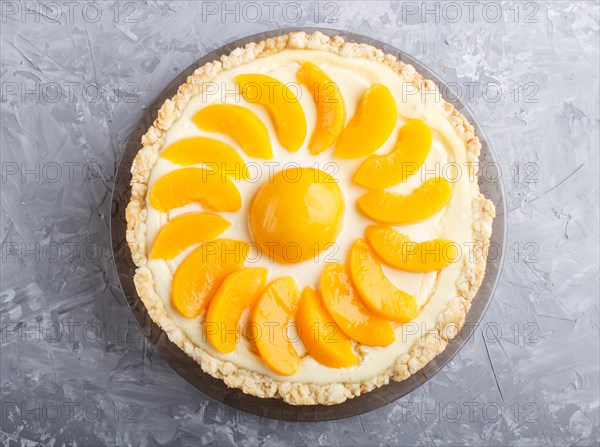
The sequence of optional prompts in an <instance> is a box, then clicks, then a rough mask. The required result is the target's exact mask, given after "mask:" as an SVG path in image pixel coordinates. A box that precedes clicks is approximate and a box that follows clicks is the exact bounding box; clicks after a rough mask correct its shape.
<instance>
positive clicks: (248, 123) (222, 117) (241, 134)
mask: <svg viewBox="0 0 600 447" xmlns="http://www.w3.org/2000/svg"><path fill="white" fill-rule="evenodd" d="M192 120H193V121H194V124H196V126H198V127H199V128H200V129H202V130H205V131H207V132H221V133H224V134H227V135H229V136H231V137H232V138H233V139H234V140H235V141H236V142H237V143H238V144H239V145H240V146H241V147H242V149H243V150H244V152H246V154H248V155H249V156H250V157H255V158H263V159H265V160H267V159H269V158H272V157H273V151H272V150H271V141H270V140H269V132H268V131H267V128H266V127H265V125H264V124H263V122H262V121H261V120H260V119H259V118H258V116H256V114H255V113H254V112H252V110H250V109H247V108H245V107H242V106H238V105H235V104H213V105H210V106H207V107H204V108H203V109H201V110H200V111H199V112H198V113H196V114H195V115H194V118H193V119H192Z"/></svg>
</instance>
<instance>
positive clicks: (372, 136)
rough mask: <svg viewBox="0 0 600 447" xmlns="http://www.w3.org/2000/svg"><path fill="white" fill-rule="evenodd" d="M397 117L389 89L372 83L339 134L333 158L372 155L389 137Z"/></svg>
mask: <svg viewBox="0 0 600 447" xmlns="http://www.w3.org/2000/svg"><path fill="white" fill-rule="evenodd" d="M397 117H398V112H397V110H396V102H395V101H394V97H393V96H392V92H390V89H389V88H387V87H386V86H385V85H383V84H373V85H372V86H371V87H369V89H368V90H367V91H366V93H365V94H364V95H363V97H362V98H361V100H360V102H359V103H358V107H357V108H356V112H355V114H354V116H353V117H352V118H351V119H350V121H349V122H348V125H347V126H346V128H345V129H344V131H343V132H342V134H341V135H340V139H339V140H338V142H337V145H336V148H335V155H336V156H337V157H340V158H359V157H364V156H366V155H369V154H371V153H373V152H375V151H376V150H377V149H379V148H380V147H381V146H382V145H383V143H385V141H386V140H387V139H388V138H389V137H390V135H391V134H392V131H393V130H394V127H395V126H396V120H397Z"/></svg>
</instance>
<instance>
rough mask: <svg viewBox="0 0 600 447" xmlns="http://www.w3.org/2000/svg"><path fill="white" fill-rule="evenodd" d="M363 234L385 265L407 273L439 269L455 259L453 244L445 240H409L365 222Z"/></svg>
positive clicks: (395, 232)
mask: <svg viewBox="0 0 600 447" xmlns="http://www.w3.org/2000/svg"><path fill="white" fill-rule="evenodd" d="M365 237H366V239H367V242H368V243H369V245H370V246H371V248H372V249H373V250H374V251H375V253H377V256H379V257H380V258H381V259H382V260H383V261H384V262H385V263H386V264H388V265H391V266H392V267H396V268H397V269H400V270H404V271H407V272H415V273H425V272H433V271H437V270H442V269H443V268H446V267H448V266H449V265H450V264H451V263H452V262H454V261H455V260H456V256H457V250H456V244H455V243H454V242H452V241H450V240H448V239H432V240H429V241H424V242H412V241H411V240H410V238H409V237H408V236H405V235H404V234H402V233H399V232H397V231H396V230H394V229H393V228H390V227H388V226H385V225H369V226H368V227H367V229H366V230H365Z"/></svg>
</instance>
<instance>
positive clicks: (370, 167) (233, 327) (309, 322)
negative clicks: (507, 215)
mask: <svg viewBox="0 0 600 447" xmlns="http://www.w3.org/2000/svg"><path fill="white" fill-rule="evenodd" d="M297 80H298V82H299V83H300V84H301V85H304V86H306V87H307V88H308V90H309V91H310V92H311V95H312V99H313V100H314V103H315V106H316V111H317V124H316V126H315V128H314V130H313V131H312V135H310V140H309V143H308V150H309V151H310V153H311V154H315V155H316V154H319V153H321V152H322V151H325V150H328V149H331V150H333V151H334V155H335V156H336V157H338V158H340V159H351V158H359V157H367V158H366V159H365V160H364V162H363V163H362V165H361V166H360V167H359V169H358V170H357V171H356V173H355V175H354V177H353V181H354V182H356V183H357V184H358V185H361V186H363V187H365V188H367V189H368V191H367V192H366V193H365V194H364V195H363V196H362V197H360V199H359V200H358V201H357V203H356V206H357V207H358V208H359V210H360V211H361V212H362V213H363V214H364V215H366V216H367V217H368V218H370V219H372V220H373V221H374V222H376V223H377V224H374V225H369V226H367V227H366V229H365V233H364V239H358V240H356V241H355V242H354V243H353V245H352V247H351V249H350V255H349V260H348V262H347V264H340V263H326V264H324V268H323V271H322V276H321V280H320V290H318V291H317V290H314V289H313V288H312V287H308V286H307V287H305V288H304V289H303V290H302V291H300V288H299V286H298V284H297V283H296V281H295V280H294V279H293V278H292V277H291V276H283V277H278V278H274V279H271V280H270V281H269V280H268V279H267V278H268V274H269V271H268V269H266V268H262V267H251V266H245V265H244V264H245V261H246V258H247V256H248V254H249V251H250V246H251V244H250V243H249V242H248V241H240V240H233V239H224V238H221V239H219V238H218V236H219V235H220V234H221V233H222V232H223V231H224V230H226V229H227V228H228V227H229V225H230V222H228V221H227V220H226V219H224V218H223V217H221V216H220V215H219V214H217V212H220V211H228V212H234V211H238V210H240V208H241V204H242V199H241V196H240V193H239V191H238V189H237V187H236V184H235V182H234V181H232V180H231V178H237V179H241V180H242V181H243V180H244V179H246V178H247V177H246V176H247V172H246V169H245V167H246V166H245V164H244V161H243V159H242V157H240V155H239V154H238V152H237V150H236V149H234V148H233V147H232V146H230V145H228V144H226V143H224V142H221V141H218V140H216V139H212V138H206V137H192V138H185V139H182V140H179V141H176V142H175V143H173V144H171V145H170V146H168V147H167V148H165V149H164V150H163V151H162V153H161V157H163V158H165V159H168V160H170V161H171V162H173V163H175V164H177V165H180V166H182V167H181V168H178V169H176V170H173V171H171V172H169V173H167V174H165V175H164V176H162V177H160V178H159V179H158V180H157V181H156V182H155V183H154V185H153V187H152V188H151V190H150V204H151V206H152V207H154V208H155V209H156V210H158V211H160V212H168V211H169V210H172V209H175V208H178V207H181V206H184V205H186V204H188V203H192V202H197V203H200V204H201V205H202V207H203V208H204V209H205V210H206V211H204V212H194V213H188V214H183V215H179V216H177V217H174V218H172V219H170V220H169V221H168V222H167V224H166V225H165V226H164V227H162V229H161V230H160V232H159V234H158V236H157V237H156V240H155V242H154V244H153V247H152V250H151V254H150V258H151V259H165V260H169V259H173V258H174V257H175V256H177V255H178V254H180V253H181V252H182V251H184V250H185V249H186V248H188V247H189V246H190V245H192V244H198V243H200V245H199V246H198V247H197V248H196V249H195V250H193V251H192V252H191V253H190V254H189V255H188V256H187V257H186V258H185V259H184V260H183V261H182V262H181V264H180V265H179V267H177V269H176V271H175V273H174V276H173V281H172V289H171V303H172V305H173V307H174V308H175V309H176V310H177V311H178V312H180V313H181V314H182V315H183V316H185V317H189V318H195V317H198V316H200V315H201V314H202V313H205V316H204V319H203V323H202V324H203V325H204V328H203V330H204V331H205V334H206V336H207V338H208V340H209V342H210V343H211V345H212V346H213V347H214V348H215V349H216V350H218V351H219V352H222V353H229V352H232V351H234V350H235V349H236V345H237V343H238V341H239V337H240V335H242V336H244V338H245V339H246V340H248V341H249V344H250V347H251V350H252V352H254V353H255V354H256V355H257V356H259V357H260V358H261V359H262V360H263V361H264V362H265V363H266V364H267V365H268V366H269V367H270V368H271V369H272V370H273V371H274V372H276V373H278V374H281V375H291V374H294V373H295V372H296V371H297V370H298V368H299V367H300V363H301V360H302V357H301V356H300V355H299V354H298V353H297V352H296V350H295V348H294V346H293V344H292V341H291V340H290V337H289V336H287V334H286V332H285V331H274V333H273V336H269V337H266V336H260V334H261V333H262V334H267V333H270V331H269V326H270V325H273V322H277V323H278V324H280V325H283V326H287V325H290V324H291V323H292V322H294V324H295V327H296V331H297V333H298V336H299V337H300V339H301V340H302V342H303V344H304V346H305V347H306V350H307V353H308V354H309V355H311V356H312V357H313V358H314V359H315V360H317V361H318V362H320V363H321V364H323V365H326V366H329V367H334V368H341V367H349V366H351V365H354V364H356V363H357V362H358V361H359V358H358V356H357V355H356V354H355V352H354V349H353V344H354V343H361V344H364V345H368V346H387V345H389V344H390V343H392V342H393V341H394V339H395V333H394V328H395V327H398V326H399V325H400V324H402V323H406V322H409V321H411V320H413V319H414V318H415V317H416V316H417V315H418V314H419V312H420V310H421V309H420V308H419V305H418V304H417V300H416V299H415V297H414V296H412V295H410V294H408V293H405V292H403V291H402V290H399V289H398V288H397V287H396V286H395V285H394V284H392V282H390V280H389V279H387V278H386V276H385V274H384V271H383V269H382V265H381V264H382V263H385V264H387V265H389V266H391V267H394V268H396V269H400V270H404V271H409V272H416V273H422V272H432V271H439V270H441V269H443V268H445V267H446V266H448V265H449V264H450V263H451V262H453V261H454V258H455V256H456V252H455V251H454V252H453V247H454V244H453V242H452V241H450V240H447V239H433V240H428V241H424V242H418V243H417V242H412V241H411V240H410V239H409V238H408V237H407V236H405V235H403V234H401V233H399V232H398V231H397V230H396V229H394V228H392V227H390V226H389V225H404V224H411V223H415V222H418V221H422V220H424V219H427V218H429V217H431V216H432V215H433V214H435V213H436V212H438V211H440V210H441V209H443V208H444V207H445V206H446V205H447V204H448V202H449V200H450V196H451V188H450V185H449V183H448V181H447V180H445V179H444V178H442V177H439V178H434V179H429V180H427V181H426V182H424V183H423V184H422V185H421V186H420V187H418V188H416V189H415V190H414V191H413V192H412V193H410V194H408V195H401V194H397V193H394V192H390V191H386V190H385V188H386V187H390V186H392V185H395V184H398V183H400V182H403V181H405V180H406V179H407V178H408V177H409V176H410V175H412V174H414V172H415V170H414V169H413V170H408V169H403V167H404V165H405V164H407V163H410V164H411V166H414V165H415V164H416V165H417V166H420V165H421V164H422V163H423V162H424V161H425V159H426V157H427V155H428V153H429V150H430V148H431V144H432V135H431V130H430V129H429V127H428V126H427V125H426V124H425V123H424V122H423V121H421V120H419V119H413V120H409V121H408V122H407V123H406V124H404V125H403V127H402V128H401V129H400V131H399V133H398V137H397V142H396V145H395V147H394V149H393V150H392V151H391V152H389V153H387V154H384V155H371V154H372V153H373V152H375V151H376V150H377V149H378V148H379V147H380V146H381V145H383V143H384V142H385V141H386V140H387V139H388V138H389V137H390V136H391V134H392V131H393V129H394V127H395V126H396V124H397V119H398V117H397V114H398V112H397V108H396V104H395V100H394V98H393V96H392V94H391V92H390V90H389V89H388V88H387V87H386V86H385V85H382V84H373V85H371V86H370V87H369V88H368V89H367V90H366V91H365V92H364V94H363V96H362V98H361V100H360V101H359V103H358V106H357V109H356V112H355V114H354V116H352V117H351V118H350V120H349V121H348V123H347V125H346V107H345V104H344V99H343V97H342V95H341V94H340V93H339V88H337V86H336V84H335V83H334V81H332V80H331V79H330V78H329V77H328V76H327V75H326V74H325V73H324V71H323V70H321V69H320V68H319V67H318V66H316V65H315V64H313V63H310V62H305V63H303V64H302V65H301V67H300V69H299V70H298V72H297ZM235 81H236V83H237V85H238V87H239V90H240V93H241V95H242V97H243V98H244V100H245V101H247V102H251V103H254V104H258V105H260V106H262V107H264V108H265V109H266V110H267V111H268V114H269V116H270V119H271V120H272V122H273V124H274V128H275V133H276V136H277V138H278V139H279V141H280V143H281V145H282V146H283V147H284V148H286V149H287V150H289V151H296V150H298V149H299V148H300V146H301V145H302V144H303V142H304V140H305V138H306V137H307V133H308V132H307V125H306V118H305V115H304V111H303V109H302V107H301V105H300V103H299V102H298V101H297V100H290V98H295V96H294V93H293V92H292V91H291V90H290V89H289V88H288V87H287V86H286V85H284V84H283V83H282V82H280V81H278V80H277V79H275V78H273V77H270V76H267V75H263V74H244V75H239V76H237V77H236V78H235ZM267 86H268V89H270V90H269V91H270V92H272V94H271V95H261V94H257V89H258V92H259V93H260V90H261V89H265V91H266V89H267ZM323 92H329V93H328V94H327V95H324V94H322V93H323ZM193 122H194V123H195V124H196V125H197V126H198V127H199V128H200V129H202V130H204V131H208V132H221V133H225V134H228V135H230V136H231V137H232V138H233V139H234V140H235V141H236V142H237V144H238V145H239V146H240V147H241V149H242V150H243V151H244V152H245V153H246V154H247V155H248V156H250V157H255V158H261V159H269V158H271V157H272V150H271V143H270V140H269V134H268V132H267V128H266V127H265V125H264V124H263V122H262V121H261V120H260V119H259V118H258V117H257V115H256V114H255V113H253V112H252V111H251V110H250V109H248V108H245V107H243V106H240V105H237V104H213V105H209V106H206V107H204V108H203V109H201V110H200V111H199V112H197V114H196V115H194V117H193ZM342 162H343V161H342ZM190 165H202V166H205V167H191V166H190ZM186 166H187V167H186ZM217 169H222V171H223V172H224V173H226V174H227V175H223V176H221V175H207V173H210V172H213V171H214V170H217ZM291 169H299V170H300V171H301V172H300V174H302V175H297V174H298V173H295V174H294V175H290V176H289V177H293V178H295V179H297V178H299V180H297V181H287V176H286V175H285V174H286V173H285V172H283V171H280V172H278V173H277V174H275V175H274V176H273V177H272V178H271V179H270V180H269V181H266V182H265V183H264V184H263V185H262V186H261V187H260V188H259V190H258V192H257V193H256V195H255V196H254V198H253V201H252V204H251V206H250V211H249V215H248V217H247V219H248V224H249V226H250V229H251V234H252V237H253V239H254V241H252V243H254V244H255V245H257V246H258V247H260V249H262V250H263V251H265V252H269V251H270V252H271V253H272V256H273V257H274V260H273V262H279V263H284V264H285V263H289V262H290V261H289V260H288V259H286V257H285V256H284V253H282V252H281V249H280V247H283V246H285V245H286V243H288V242H290V241H292V242H294V243H295V244H296V245H299V247H300V249H301V250H300V253H302V254H303V256H301V257H300V258H299V259H295V260H294V262H305V261H307V260H309V259H311V258H312V257H313V256H314V255H315V250H314V248H313V247H314V246H315V243H316V246H317V247H321V248H322V247H325V246H326V245H327V244H328V243H333V242H335V239H336V236H337V235H338V233H339V231H340V229H341V227H342V223H343V215H344V207H345V205H344V201H343V196H342V193H341V191H340V188H339V186H338V184H337V182H336V180H335V179H334V178H333V177H332V176H330V175H329V174H327V173H325V172H323V171H321V170H318V169H315V168H291ZM247 308H250V313H249V324H248V325H247V327H248V330H247V331H243V330H241V329H240V323H239V322H240V319H241V317H242V314H243V312H244V311H245V310H246V309H247ZM245 326H246V325H245ZM315 328H321V329H322V330H316V331H315ZM324 328H327V330H325V329H324Z"/></svg>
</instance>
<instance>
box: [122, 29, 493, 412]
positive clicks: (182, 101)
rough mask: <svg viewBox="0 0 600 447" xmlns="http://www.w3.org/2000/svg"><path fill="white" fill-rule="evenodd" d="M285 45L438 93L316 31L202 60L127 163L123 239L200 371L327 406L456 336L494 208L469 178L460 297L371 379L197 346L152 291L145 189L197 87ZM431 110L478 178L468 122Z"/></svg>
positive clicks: (394, 376)
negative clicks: (251, 364) (334, 376)
mask: <svg viewBox="0 0 600 447" xmlns="http://www.w3.org/2000/svg"><path fill="white" fill-rule="evenodd" d="M286 49H296V50H298V49H311V50H320V51H326V52H331V53H334V54H337V55H340V56H343V57H348V58H366V59H369V60H373V61H377V62H380V63H383V64H384V65H386V66H388V67H390V68H391V69H393V70H394V71H395V72H396V73H397V74H398V75H399V76H400V77H401V78H402V79H403V80H404V81H406V82H411V83H413V84H414V85H415V86H416V88H417V89H419V90H420V91H435V92H436V94H437V93H439V92H437V87H436V86H435V84H434V83H433V82H432V81H429V80H426V79H423V77H422V76H421V75H420V74H419V73H417V72H416V70H415V69H414V67H412V66H411V65H407V64H404V63H402V62H400V61H398V60H397V59H396V58H395V57H394V56H392V55H389V54H385V53H384V52H383V51H381V50H379V49H377V48H374V47H372V46H370V45H366V44H357V43H350V42H345V41H344V39H342V38H341V37H339V36H336V37H332V38H330V37H328V36H325V35H323V34H322V33H320V32H315V33H314V34H306V33H304V32H298V33H290V34H286V35H282V36H278V37H274V38H271V39H267V40H264V41H261V42H257V43H250V44H248V45H246V46H245V47H244V48H237V49H235V50H234V51H233V52H231V54H229V55H227V56H223V57H221V59H220V60H219V61H214V62H210V63H207V64H205V65H204V66H202V67H200V68H198V69H197V70H195V71H194V73H193V74H192V75H191V76H189V77H188V79H187V82H186V83H184V84H182V85H181V86H180V87H179V90H178V92H177V94H176V95H175V96H174V97H173V98H172V99H169V100H166V101H165V103H164V104H163V105H162V107H161V108H160V110H159V111H158V117H157V118H156V120H155V121H154V123H153V125H152V126H151V127H150V128H149V129H148V131H147V132H146V134H145V135H144V136H143V137H142V148H141V149H140V150H139V152H138V154H137V156H136V157H135V160H134V161H133V164H132V167H131V172H132V180H131V200H130V202H129V204H128V206H127V210H126V218H127V242H128V245H129V247H130V250H131V253H132V257H133V260H134V262H135V264H136V266H137V270H136V272H135V277H134V282H135V285H136V288H137V291H138V294H139V295H140V297H141V299H142V302H143V303H144V305H145V306H146V308H147V310H148V313H149V315H150V317H151V318H152V319H153V320H154V321H155V322H156V323H157V324H158V325H159V326H160V327H161V328H162V329H163V330H164V331H165V333H166V334H167V336H168V337H169V339H170V340H171V341H172V342H173V343H175V344H176V345H177V346H178V347H179V348H180V349H182V350H183V351H184V352H185V353H186V354H187V355H189V356H190V357H191V358H193V359H194V360H195V361H196V362H197V363H198V364H199V365H200V366H201V368H202V370H203V371H205V372H206V373H208V374H210V375H211V376H213V377H216V378H218V379H221V380H223V381H224V382H225V384H226V385H227V386H229V387H234V388H240V389H241V390H242V391H243V392H245V393H247V394H251V395H254V396H258V397H262V398H281V399H283V400H284V401H285V402H287V403H289V404H293V405H314V404H321V405H332V404H338V403H341V402H344V401H345V400H346V399H351V398H353V397H355V396H358V395H360V394H361V393H366V392H369V391H371V390H373V389H375V388H377V387H380V386H382V385H385V384H387V383H389V381H390V380H394V381H401V380H404V379H406V378H408V377H410V376H411V375H412V374H414V373H416V372H417V371H418V370H419V369H421V368H423V367H424V366H425V365H426V364H427V363H428V362H429V361H431V360H432V359H433V358H434V357H435V356H436V355H437V354H439V353H441V352H442V351H443V350H444V349H445V348H446V346H447V344H448V341H449V340H451V339H452V338H454V337H455V336H456V334H457V333H458V332H459V331H460V329H461V328H462V325H463V323H464V321H465V316H466V314H467V312H468V311H469V309H470V307H471V301H472V300H473V298H474V297H475V294H476V293H477V290H478V289H479V286H480V285H481V282H482V280H483V276H484V273H485V266H486V254H487V247H488V246H489V239H490V236H491V231H492V220H493V218H494V216H495V209H494V205H493V204H492V202H491V201H489V200H488V199H486V198H485V197H484V196H483V195H482V194H481V193H480V192H479V186H478V185H477V183H476V182H471V188H473V189H474V191H473V192H474V194H473V197H474V198H473V200H472V204H471V213H472V219H471V221H472V225H473V228H472V231H473V243H474V246H475V247H478V249H476V250H475V251H474V253H472V259H473V262H468V263H464V264H463V267H462V271H461V274H460V275H459V277H458V279H457V281H456V287H457V293H458V296H457V297H455V298H453V299H451V300H450V301H449V303H448V305H447V307H446V309H445V310H444V311H443V312H442V313H440V314H439V315H438V317H437V324H436V327H435V330H433V331H431V332H427V333H426V334H425V335H423V336H422V337H421V338H420V339H419V340H417V341H416V342H415V343H414V344H413V346H412V347H411V348H410V349H409V351H408V353H407V354H403V355H400V356H399V357H398V358H397V359H396V360H395V362H394V363H393V364H392V366H390V367H389V368H388V369H387V370H385V371H383V372H382V373H380V374H378V375H376V376H374V377H371V378H369V379H367V380H364V381H361V382H356V383H329V384H311V383H297V382H290V381H281V380H276V379H274V378H272V377H269V376H266V375H263V374H260V373H257V372H254V371H250V370H247V369H244V368H240V367H238V366H237V365H235V364H233V363H231V362H229V361H224V360H221V359H218V358H216V357H215V356H213V355H211V354H210V353H208V352H207V351H206V350H204V349H203V348H202V347H200V346H197V345H195V344H194V343H193V342H192V341H191V340H190V339H189V338H188V336H187V335H186V334H185V333H184V332H183V331H182V330H181V329H180V328H179V327H178V326H177V325H176V324H175V322H174V321H173V320H172V319H171V318H170V317H169V315H168V314H167V312H166V309H165V305H164V301H163V299H162V298H161V297H160V296H159V295H158V294H157V292H156V290H155V288H154V279H153V276H152V272H151V271H150V269H149V268H148V267H147V262H148V253H147V251H148V247H146V218H147V209H146V194H147V189H148V181H149V178H150V174H151V172H152V170H153V168H154V165H155V163H156V161H157V159H158V157H159V152H160V149H161V148H162V146H163V143H164V139H165V134H166V131H167V130H168V129H169V128H170V127H171V125H172V124H173V123H174V122H175V121H176V120H177V119H178V118H179V117H180V116H181V114H182V111H183V110H184V108H185V107H186V105H187V104H188V102H189V101H190V99H191V98H192V97H194V96H195V95H197V94H199V93H200V92H201V86H202V84H203V83H205V82H208V81H211V80H212V79H214V78H215V77H216V76H217V75H218V74H219V73H220V72H222V71H224V70H228V69H231V68H233V67H237V66H239V65H243V64H245V63H248V62H251V61H253V60H256V59H259V58H264V57H266V56H269V55H272V54H275V53H277V52H280V51H283V50H286ZM436 97H440V96H439V95H438V96H436ZM435 107H438V108H439V109H440V111H441V112H442V113H443V115H444V116H446V117H447V119H448V121H449V122H450V123H451V124H452V126H453V127H454V129H455V130H456V132H457V134H458V135H459V136H460V138H462V140H463V141H464V143H465V147H466V150H467V154H466V157H467V162H468V164H469V165H468V169H469V171H470V172H469V174H470V175H471V178H476V174H477V161H478V157H479V153H480V149H481V144H480V142H479V139H478V138H477V137H476V136H475V134H474V129H473V126H471V124H469V123H468V122H467V120H466V119H465V117H464V116H463V115H462V114H460V113H459V112H458V111H457V110H456V109H455V108H454V107H453V106H452V105H451V104H449V103H447V102H446V101H444V100H440V101H438V102H435Z"/></svg>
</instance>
